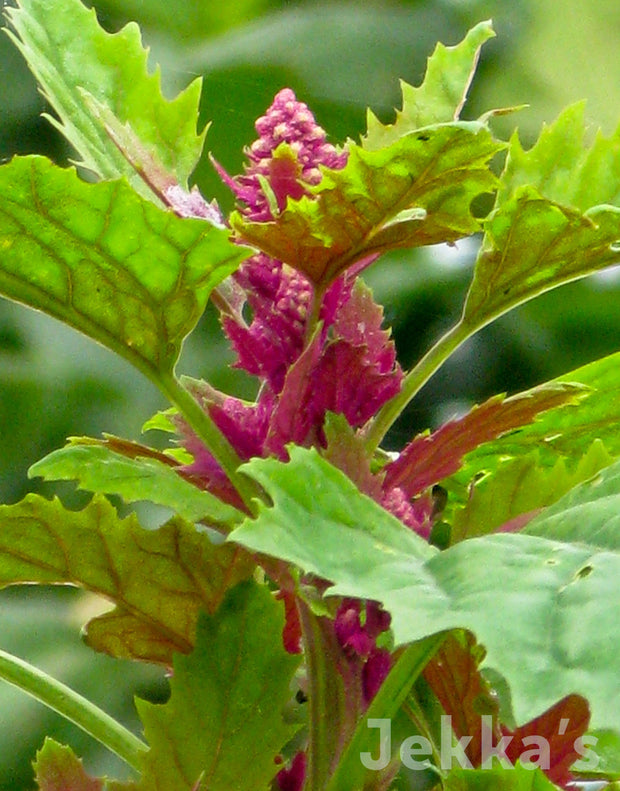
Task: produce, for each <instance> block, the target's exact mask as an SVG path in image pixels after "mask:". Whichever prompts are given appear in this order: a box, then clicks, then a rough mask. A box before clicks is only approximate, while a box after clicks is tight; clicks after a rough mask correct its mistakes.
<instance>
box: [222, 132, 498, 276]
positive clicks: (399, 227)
mask: <svg viewBox="0 0 620 791" xmlns="http://www.w3.org/2000/svg"><path fill="white" fill-rule="evenodd" d="M502 147H503V146H502V144H499V143H497V141H495V140H494V139H493V137H492V136H491V134H490V132H489V130H488V129H487V127H486V126H484V125H483V124H479V123H473V122H471V123H465V122H455V123H452V124H438V125H435V126H429V127H426V128H424V129H421V130H418V131H417V132H415V133H413V134H410V135H406V136H405V137H402V138H399V139H398V140H396V141H395V142H393V143H391V144H390V145H389V146H387V147H386V148H382V149H379V150H376V151H367V150H365V149H363V148H360V147H359V146H355V145H353V144H350V146H349V159H348V162H347V165H346V166H345V167H344V168H343V169H342V170H325V171H323V178H322V180H321V182H320V184H318V185H317V186H316V187H313V188H311V190H310V192H311V195H310V196H304V197H303V198H301V199H300V200H297V201H294V200H291V199H289V201H288V204H287V207H286V208H285V209H284V211H282V212H281V213H280V214H278V216H277V217H276V219H275V220H274V221H273V222H263V223H252V222H249V221H248V220H246V219H244V218H243V217H242V216H241V215H240V214H239V213H235V214H233V215H232V217H231V223H232V225H233V227H234V228H235V230H236V231H237V232H238V233H239V235H240V236H241V237H242V239H244V240H246V241H248V242H250V243H251V244H253V245H256V246H257V247H259V248H261V249H262V250H264V251H265V252H267V253H268V254H269V255H270V256H272V257H273V258H277V259H279V260H280V261H284V262H285V263H287V264H290V265H291V266H294V267H296V268H297V269H299V270H301V271H302V272H305V273H306V274H307V275H308V276H309V277H310V279H311V280H313V281H314V282H316V283H322V284H326V283H329V282H330V281H331V280H332V279H333V278H335V277H336V276H337V275H338V274H339V273H340V272H342V271H343V270H344V269H346V268H347V267H348V266H351V265H352V264H354V263H355V262H356V261H358V260H360V259H361V258H364V257H366V256H369V255H374V254H379V253H383V252H385V251H387V250H390V249H394V248H398V247H417V246H420V245H426V244H433V243H437V242H449V241H454V240H456V239H459V238H461V237H463V236H467V235H468V234H471V233H474V232H475V231H477V230H478V229H479V223H478V222H477V220H476V219H475V218H474V217H473V216H472V214H471V211H470V204H471V202H472V200H473V199H474V198H475V197H476V195H479V194H480V193H483V192H490V191H492V190H493V189H494V188H495V186H496V178H495V176H494V175H493V173H492V172H491V170H490V169H489V166H488V162H489V160H490V159H491V157H492V156H493V155H494V154H495V153H496V152H497V151H499V150H500V149H501V148H502Z"/></svg>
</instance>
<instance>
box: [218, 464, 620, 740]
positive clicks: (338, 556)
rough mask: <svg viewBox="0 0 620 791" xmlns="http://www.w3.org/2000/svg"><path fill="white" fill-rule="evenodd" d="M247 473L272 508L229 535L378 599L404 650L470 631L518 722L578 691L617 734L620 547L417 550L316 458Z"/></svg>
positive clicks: (406, 534) (351, 592)
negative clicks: (443, 634) (499, 677)
mask: <svg viewBox="0 0 620 791" xmlns="http://www.w3.org/2000/svg"><path fill="white" fill-rule="evenodd" d="M244 469H245V470H246V471H247V473H248V474H250V475H252V476H254V477H255V478H256V479H257V480H258V481H259V482H260V483H261V484H262V485H263V486H264V488H265V490H266V492H267V493H268V494H269V495H270V497H271V499H272V502H273V506H272V507H271V508H268V507H266V506H262V507H261V508H260V510H259V515H258V518H257V519H256V520H255V521H252V520H249V519H248V520H247V521H246V522H245V523H244V524H243V525H242V526H241V527H240V528H237V530H235V531H234V532H233V533H232V535H231V538H232V540H235V541H238V542H239V543H241V544H243V545H244V546H246V547H249V548H251V549H253V550H257V551H261V552H266V553H268V554H272V555H274V556H276V557H280V558H282V559H284V560H286V561H289V562H291V563H293V564H295V565H297V566H299V567H300V568H302V569H303V570H306V571H309V572H311V573H313V574H316V575H318V576H319V577H322V578H324V579H327V580H330V581H331V582H332V583H334V585H333V587H332V588H330V590H329V593H331V594H338V595H342V596H354V597H359V598H363V599H374V600H377V601H379V602H381V603H382V604H383V605H384V607H385V608H386V609H387V610H388V611H389V612H390V613H391V615H392V628H393V631H394V638H395V640H396V643H397V644H403V643H408V642H411V641H415V640H419V639H421V638H423V637H426V636H428V635H431V634H435V633H437V632H439V631H441V630H446V629H452V628H465V629H469V630H470V631H472V632H473V633H474V634H475V635H476V637H477V638H478V641H479V642H480V643H481V644H483V645H484V647H485V648H486V650H487V664H488V665H489V666H490V667H493V668H496V669H497V670H499V671H500V672H501V673H502V674H503V675H504V676H505V677H506V678H507V680H508V682H509V683H510V685H511V689H512V702H513V707H514V713H515V717H516V719H517V721H519V722H525V721H527V720H529V719H532V717H534V716H536V715H538V714H540V713H541V711H543V710H545V709H546V708H549V707H550V706H551V705H552V704H553V703H555V702H556V701H557V700H558V698H561V697H564V696H566V695H568V694H572V693H575V692H577V693H579V694H581V695H583V696H584V697H585V698H587V699H588V700H589V701H590V703H591V705H592V725H593V727H595V728H597V727H601V728H604V727H609V728H612V729H614V728H615V729H618V730H620V716H619V714H618V711H619V710H620V708H619V704H620V697H619V692H618V686H617V678H618V674H619V673H620V628H619V626H618V618H617V613H616V610H615V607H614V606H611V605H610V603H613V602H615V601H618V598H619V597H620V551H615V550H614V551H611V550H610V549H605V550H598V549H597V548H596V547H592V546H586V545H573V544H569V543H563V542H559V541H552V540H549V539H547V538H540V537H538V536H530V535H519V534H517V535H514V534H499V535H492V536H485V537H483V538H476V539H471V540H467V541H462V542H461V543H459V544H457V545H455V546H453V547H451V548H450V549H448V550H445V551H444V552H434V551H433V550H432V548H429V547H424V550H423V551H421V549H420V546H419V543H422V542H418V540H415V541H414V540H413V539H415V538H416V537H415V536H413V535H412V534H411V532H410V531H409V530H407V529H406V528H405V527H404V526H402V525H401V526H400V532H398V530H397V529H396V527H395V525H394V519H393V517H391V516H390V515H388V514H383V515H380V514H379V513H377V514H376V515H375V514H373V515H372V516H371V515H370V514H369V515H368V517H367V518H362V517H361V513H362V512H363V511H364V509H366V511H367V512H369V511H370V509H369V507H368V505H367V498H365V497H363V496H361V495H360V494H359V493H357V492H355V491H354V490H353V487H352V486H351V485H350V484H349V483H348V482H347V481H346V479H345V478H344V476H343V475H342V473H340V472H339V471H338V470H336V469H335V468H329V465H327V463H326V462H325V461H323V460H321V459H320V457H319V456H318V454H317V453H316V452H315V451H307V450H304V449H301V448H292V449H291V461H290V463H288V464H282V463H279V462H274V461H272V460H259V459H256V460H253V461H252V462H251V463H250V464H248V465H246V466H245V467H244ZM614 480H617V479H614ZM610 485H611V484H610ZM619 486H620V484H619ZM304 492H308V494H306V493H304ZM309 492H312V495H310V494H309ZM317 492H320V497H317ZM602 507H604V506H602ZM618 545H619V546H617V547H616V549H620V538H619V539H618Z"/></svg>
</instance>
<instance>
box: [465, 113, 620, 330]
mask: <svg viewBox="0 0 620 791" xmlns="http://www.w3.org/2000/svg"><path fill="white" fill-rule="evenodd" d="M583 135H584V127H583V108H582V107H581V106H576V107H571V108H568V110H565V111H564V113H563V114H562V115H561V116H560V117H559V118H558V120H557V121H556V122H555V124H553V126H551V127H549V128H546V129H544V130H543V132H542V133H541V135H540V138H539V140H538V142H537V143H536V145H535V146H534V147H533V148H532V149H531V150H530V151H528V152H524V151H523V149H522V148H521V144H520V143H519V140H518V138H517V136H516V135H514V136H513V138H512V140H511V143H510V148H509V154H508V158H507V161H506V167H505V170H504V173H503V174H502V177H501V179H500V186H499V190H498V194H497V200H496V205H495V209H494V211H493V213H492V214H491V216H490V217H489V218H488V219H487V221H486V224H485V236H484V239H483V243H482V247H481V250H480V253H479V255H478V260H477V263H476V268H475V271H474V279H473V282H472V285H471V288H470V291H469V294H468V296H467V301H466V303H465V309H464V313H463V320H462V321H463V323H464V324H465V326H467V327H470V328H472V331H473V330H475V329H479V328H481V327H483V326H484V325H485V324H488V323H489V322H490V321H492V320H493V319H495V318H497V317H498V316H500V315H502V314H503V313H506V312H507V311H509V310H511V309H512V308H514V307H516V306H517V305H520V304H521V303H523V302H526V301H528V300H529V299H533V298H534V297H536V296H538V295H539V294H542V293H543V292H545V291H548V290H550V289H552V288H555V287H556V286H559V285H562V284H563V283H568V282H570V281H571V280H576V279H578V278H581V277H585V276H586V275H589V274H591V273H593V272H597V271H598V270H600V269H604V268H605V267H607V266H610V265H611V264H614V263H616V262H618V261H619V260H620V248H619V247H618V240H619V239H620V208H618V206H617V205H616V204H618V203H620V191H619V190H618V180H617V178H615V174H617V172H618V164H617V163H618V155H617V149H618V142H619V140H620V131H619V132H617V133H616V134H615V135H614V136H613V137H612V138H610V139H609V140H606V139H605V138H603V137H602V136H601V135H599V136H598V137H597V138H596V141H595V143H594V145H593V146H592V147H591V148H590V149H584V147H583Z"/></svg>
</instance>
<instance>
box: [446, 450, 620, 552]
mask: <svg viewBox="0 0 620 791" xmlns="http://www.w3.org/2000/svg"><path fill="white" fill-rule="evenodd" d="M612 461H613V459H612V457H611V456H610V455H609V453H608V452H607V450H606V449H605V446H604V445H603V443H602V442H600V441H599V440H595V441H594V443H593V444H592V446H591V448H590V450H589V451H588V452H587V453H586V455H585V456H583V457H582V458H581V459H580V460H579V463H578V464H577V466H576V468H575V469H574V470H573V469H569V468H568V467H567V465H566V462H565V460H564V459H563V458H560V459H559V460H558V462H557V463H556V464H555V466H553V467H551V468H548V467H544V466H542V465H541V463H540V454H539V452H538V451H533V452H532V453H528V454H526V455H524V456H519V457H517V458H514V459H504V460H503V461H499V462H498V466H497V469H496V470H495V472H494V473H493V474H492V475H486V476H484V477H483V478H482V480H480V481H476V482H475V483H474V484H473V485H469V486H462V487H461V490H460V491H458V490H457V491H455V488H454V484H452V487H451V488H450V493H449V502H454V498H455V497H456V498H459V502H460V503H463V506H462V507H460V508H457V509H456V510H455V512H454V515H453V519H452V534H451V538H452V542H455V541H462V540H463V539H464V538H473V537H474V536H481V535H486V534H487V533H492V532H493V531H495V530H497V529H498V528H500V527H501V526H502V525H504V524H506V523H507V522H509V521H510V520H512V519H515V518H517V517H519V516H520V515H522V514H524V515H527V514H530V513H531V512H535V511H537V510H538V509H540V508H545V507H546V506H549V505H551V504H552V503H554V502H555V501H556V500H559V498H560V497H561V496H562V495H564V494H566V492H568V491H569V490H570V489H572V488H573V487H574V486H576V485H577V484H578V483H581V482H582V481H584V480H586V479H588V478H591V477H592V476H593V475H595V474H596V473H597V472H599V470H602V469H603V468H604V467H607V466H609V465H610V464H611V463H612Z"/></svg>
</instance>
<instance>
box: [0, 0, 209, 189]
mask: <svg viewBox="0 0 620 791" xmlns="http://www.w3.org/2000/svg"><path fill="white" fill-rule="evenodd" d="M6 14H7V17H8V19H9V22H10V24H11V27H12V30H13V31H14V35H13V39H14V41H15V43H16V44H17V46H18V47H19V49H20V50H21V52H22V53H23V55H24V57H25V58H26V61H27V62H28V65H29V66H30V68H31V69H32V71H33V73H34V75H35V77H36V78H37V80H38V82H39V84H40V86H41V89H42V91H43V93H44V94H45V96H46V98H47V99H48V100H49V102H50V103H51V105H52V106H53V107H54V109H55V110H56V112H57V113H58V116H59V119H60V122H58V121H55V123H56V125H57V126H58V127H59V128H60V130H61V131H62V133H63V134H64V135H65V137H66V138H67V139H68V140H69V142H70V143H72V145H73V146H74V147H75V149H76V150H77V152H78V153H79V155H80V157H81V164H84V166H85V167H87V168H89V169H90V170H92V171H94V172H95V173H96V174H97V175H99V176H101V177H102V178H107V179H114V178H118V177H119V176H126V177H127V179H128V180H129V181H130V183H131V185H132V187H134V189H136V190H137V191H138V192H141V193H142V194H145V195H151V197H152V193H150V192H149V190H148V189H147V188H146V186H145V185H144V183H143V182H142V180H141V178H140V176H139V175H138V174H137V173H136V172H135V170H134V169H133V167H132V166H131V165H130V164H129V162H127V160H126V159H124V157H123V155H122V154H121V153H120V151H119V150H118V149H117V148H116V146H115V144H114V143H113V141H112V140H111V138H110V137H109V135H108V133H107V132H106V130H105V128H104V127H103V125H102V124H101V123H98V122H97V121H95V120H94V119H93V117H92V113H91V112H90V111H89V109H88V107H87V105H85V102H84V96H83V93H82V92H83V91H87V92H88V93H89V94H91V95H92V96H93V97H94V98H95V99H96V100H97V101H98V102H100V103H101V104H102V105H104V106H105V107H106V108H108V109H109V110H110V112H112V113H113V114H114V115H115V116H116V117H117V118H118V119H119V121H120V122H121V123H129V125H130V127H131V128H132V130H133V131H134V132H135V134H136V135H138V137H139V138H140V140H141V141H142V143H143V145H144V146H145V148H146V149H147V150H149V151H150V152H151V154H153V155H154V156H155V157H156V159H157V160H159V161H160V162H161V164H162V165H163V166H164V168H165V169H166V171H168V172H169V173H170V175H171V177H173V178H174V179H176V181H178V182H179V183H180V184H181V185H182V186H186V183H187V180H188V178H189V175H190V174H191V172H192V171H193V169H194V168H195V167H196V164H197V162H198V160H199V158H200V154H201V152H202V147H203V143H204V133H203V134H201V135H197V134H196V123H197V120H198V102H199V98H200V91H201V81H200V80H195V81H194V82H193V83H192V84H191V85H190V86H189V88H187V89H186V90H185V91H184V92H183V93H181V94H180V95H179V96H178V97H177V98H176V99H175V100H174V101H172V102H169V101H167V100H166V99H164V98H163V96H162V94H161V86H160V74H159V71H156V72H155V73H154V74H151V75H149V74H148V72H147V57H148V52H147V50H145V49H144V48H143V47H142V43H141V39H140V30H139V28H138V26H137V25H135V24H130V25H127V26H126V27H125V28H123V30H121V31H120V32H119V33H117V34H116V35H109V34H108V33H106V32H105V31H104V30H103V29H102V28H101V27H100V26H99V24H98V22H97V18H96V16H95V12H94V11H92V10H87V9H86V8H85V7H84V6H83V5H82V3H80V2H79V0H20V2H19V7H18V8H17V9H9V10H7V12H6Z"/></svg>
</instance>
